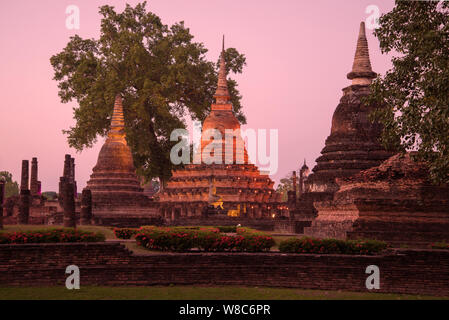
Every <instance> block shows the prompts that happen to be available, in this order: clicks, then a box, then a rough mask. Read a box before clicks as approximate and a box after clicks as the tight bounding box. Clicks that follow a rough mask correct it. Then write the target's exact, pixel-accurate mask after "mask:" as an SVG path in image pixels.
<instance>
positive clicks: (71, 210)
mask: <svg viewBox="0 0 449 320" xmlns="http://www.w3.org/2000/svg"><path fill="white" fill-rule="evenodd" d="M62 190H63V208H64V227H66V228H75V227H76V220H75V219H76V217H75V198H74V195H73V184H72V183H70V182H68V181H67V178H64V179H63V187H62Z"/></svg>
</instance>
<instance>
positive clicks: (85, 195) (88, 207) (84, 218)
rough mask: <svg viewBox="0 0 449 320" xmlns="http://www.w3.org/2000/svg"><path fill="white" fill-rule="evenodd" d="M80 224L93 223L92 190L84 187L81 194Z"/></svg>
mask: <svg viewBox="0 0 449 320" xmlns="http://www.w3.org/2000/svg"><path fill="white" fill-rule="evenodd" d="M80 224H81V225H90V224H92V192H91V191H90V190H89V189H83V192H82V195H81V214H80Z"/></svg>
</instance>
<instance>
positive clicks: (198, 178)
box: [159, 164, 279, 222]
mask: <svg viewBox="0 0 449 320" xmlns="http://www.w3.org/2000/svg"><path fill="white" fill-rule="evenodd" d="M272 185H273V181H272V180H271V179H270V178H269V177H268V176H267V175H263V174H260V172H259V170H258V169H257V167H256V166H254V165H253V164H241V165H240V164H230V165H216V164H211V165H205V164H202V165H195V164H191V165H187V166H186V167H185V168H184V169H180V170H175V171H173V176H172V178H171V179H170V181H169V182H168V185H167V187H166V188H165V189H164V191H163V192H162V193H161V194H160V196H159V201H160V205H161V213H162V215H163V216H164V217H165V219H166V220H167V221H172V222H173V221H175V220H182V219H186V218H195V219H198V218H202V219H203V220H205V221H207V220H213V219H214V218H218V217H220V216H221V217H222V218H221V219H222V220H223V219H226V218H227V217H228V218H229V219H231V220H232V218H234V217H240V218H251V219H262V218H268V219H273V215H277V214H278V213H279V202H278V196H277V194H276V193H275V192H274V190H273V188H272ZM211 188H214V189H215V192H214V194H215V195H214V197H215V198H217V199H215V200H218V198H220V199H219V202H221V203H222V205H221V206H222V208H221V207H218V208H216V210H210V209H211ZM213 212H216V213H215V214H214V213H213ZM218 212H220V213H221V214H220V213H218Z"/></svg>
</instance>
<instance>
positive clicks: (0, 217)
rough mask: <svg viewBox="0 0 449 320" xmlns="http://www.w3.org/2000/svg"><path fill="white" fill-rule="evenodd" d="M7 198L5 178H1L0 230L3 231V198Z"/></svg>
mask: <svg viewBox="0 0 449 320" xmlns="http://www.w3.org/2000/svg"><path fill="white" fill-rule="evenodd" d="M4 197H5V178H3V177H1V178H0V229H3V198H4Z"/></svg>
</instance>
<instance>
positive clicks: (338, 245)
mask: <svg viewBox="0 0 449 320" xmlns="http://www.w3.org/2000/svg"><path fill="white" fill-rule="evenodd" d="M386 248H387V244H386V243H385V242H382V241H376V240H337V239H313V238H301V239H298V238H291V239H287V240H284V241H282V242H281V243H280V244H279V251H281V252H286V253H320V254H366V255H371V254H376V253H379V252H382V251H383V250H385V249H386Z"/></svg>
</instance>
